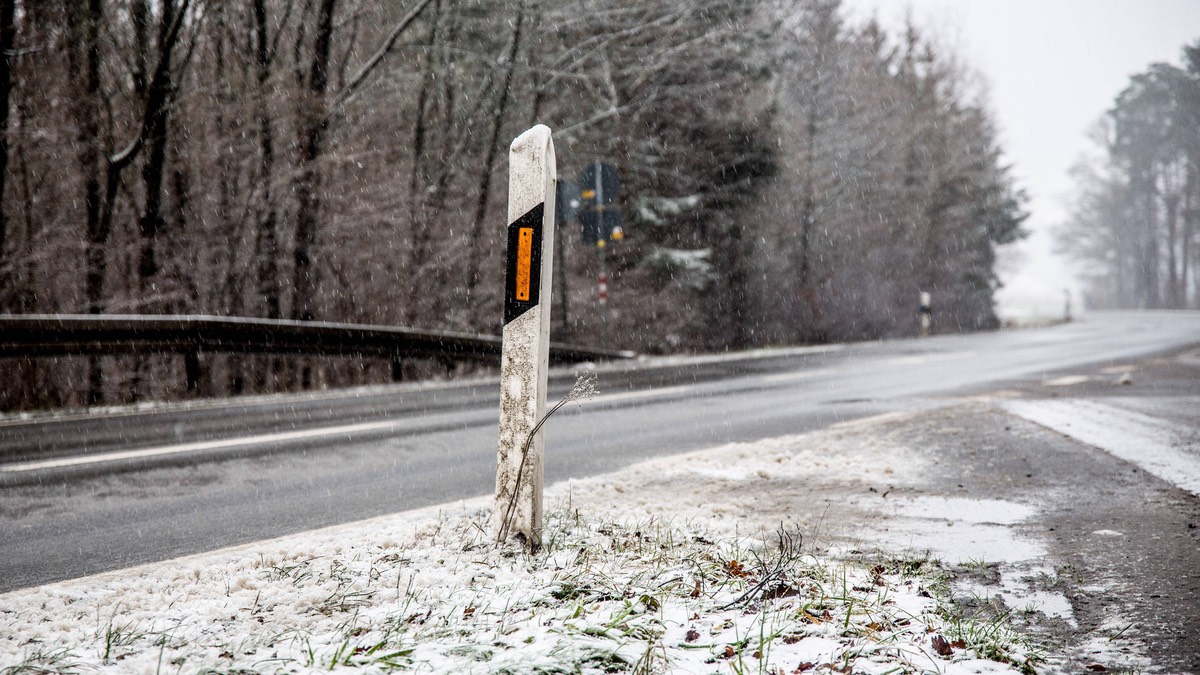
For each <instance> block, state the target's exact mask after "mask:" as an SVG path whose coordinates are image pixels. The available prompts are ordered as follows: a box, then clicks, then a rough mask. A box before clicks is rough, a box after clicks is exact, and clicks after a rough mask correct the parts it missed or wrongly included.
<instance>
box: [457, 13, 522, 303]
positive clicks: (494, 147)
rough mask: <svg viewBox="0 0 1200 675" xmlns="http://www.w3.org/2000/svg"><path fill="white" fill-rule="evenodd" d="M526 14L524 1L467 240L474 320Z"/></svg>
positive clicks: (468, 296)
mask: <svg viewBox="0 0 1200 675" xmlns="http://www.w3.org/2000/svg"><path fill="white" fill-rule="evenodd" d="M524 17H525V4H524V2H522V3H521V5H520V6H519V7H518V8H517V20H516V23H515V25H514V26H513V37H512V45H511V47H510V48H509V52H508V61H507V63H506V66H507V70H506V71H505V73H504V85H503V86H502V87H501V89H500V100H499V101H498V102H497V104H496V110H495V113H494V114H493V115H492V135H491V139H490V142H489V144H488V147H487V159H486V160H485V161H484V163H483V173H482V175H481V176H480V179H479V193H478V195H477V198H476V202H475V216H474V218H472V219H471V234H470V239H469V241H468V242H467V279H466V297H465V298H464V300H465V301H466V302H467V303H469V304H470V305H471V315H472V316H473V317H474V323H476V324H478V322H479V320H480V319H479V315H478V314H477V313H476V309H477V307H476V305H477V304H478V303H477V300H476V298H475V297H474V296H475V288H476V287H477V286H478V285H479V258H480V254H481V251H480V249H481V248H482V246H483V244H482V239H483V223H484V220H485V219H486V218H487V212H488V198H489V197H490V196H491V191H492V168H493V167H494V166H495V164H496V157H497V155H498V154H499V153H500V131H501V129H502V128H503V126H504V113H505V109H506V108H507V107H508V96H509V93H510V92H511V91H512V78H513V69H514V67H515V60H516V58H517V50H518V49H520V46H521V23H522V21H523V19H524Z"/></svg>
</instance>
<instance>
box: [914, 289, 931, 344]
mask: <svg viewBox="0 0 1200 675" xmlns="http://www.w3.org/2000/svg"><path fill="white" fill-rule="evenodd" d="M918 311H919V312H920V313H921V335H922V336H923V337H929V332H930V330H931V328H932V326H933V296H931V295H930V294H929V293H928V291H921V304H920V305H919V306H918Z"/></svg>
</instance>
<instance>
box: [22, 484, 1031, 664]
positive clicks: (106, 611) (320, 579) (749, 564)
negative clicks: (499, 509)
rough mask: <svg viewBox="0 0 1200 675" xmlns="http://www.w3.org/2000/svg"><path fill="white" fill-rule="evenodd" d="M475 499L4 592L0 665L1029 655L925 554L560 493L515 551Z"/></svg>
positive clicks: (1009, 658) (888, 659)
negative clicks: (865, 555) (595, 509)
mask: <svg viewBox="0 0 1200 675" xmlns="http://www.w3.org/2000/svg"><path fill="white" fill-rule="evenodd" d="M488 515H489V514H488V513H487V512H486V511H483V510H480V509H474V510H470V509H467V510H464V511H463V512H460V513H458V514H456V515H445V514H443V515H439V516H430V517H427V518H426V522H424V523H423V524H420V525H418V526H416V527H415V528H414V529H413V530H411V531H410V532H409V533H408V534H407V535H404V536H398V537H392V536H382V537H378V538H376V539H377V540H376V541H372V542H368V543H360V540H355V541H356V545H353V546H342V545H336V544H332V543H328V542H327V543H325V544H321V545H311V544H310V545H308V546H289V545H288V542H287V541H286V540H279V541H280V544H279V546H278V547H276V548H271V547H269V546H268V547H266V548H268V549H270V552H262V553H259V554H258V555H251V554H250V553H249V551H250V550H251V549H249V548H246V549H239V550H240V551H243V553H244V555H241V556H235V555H230V554H229V553H228V552H227V553H225V554H224V557H217V558H211V557H210V558H207V559H206V558H197V559H187V560H184V561H181V562H180V564H178V565H168V566H157V567H153V568H142V569H141V571H140V572H137V573H125V574H124V575H108V576H106V577H98V578H94V579H93V580H90V581H89V580H80V581H76V582H67V583H65V584H60V585H52V586H46V587H42V588H40V589H30V590H28V591H24V592H18V593H14V594H9V595H7V596H0V635H3V636H4V637H0V668H2V670H0V672H3V673H4V674H5V675H8V674H10V673H12V674H15V673H42V672H46V673H50V672H53V673H72V672H79V673H126V672H140V673H149V672H155V673H158V672H164V673H175V672H188V673H195V672H220V673H273V672H327V671H343V670H349V669H356V670H362V671H364V672H389V671H406V670H407V671H413V672H442V673H602V672H635V673H663V672H686V673H707V672H720V673H794V672H841V673H850V672H854V673H911V672H946V673H975V672H988V673H991V672H1014V671H1020V670H1028V669H1029V668H1031V666H1032V665H1034V664H1036V662H1037V655H1036V654H1035V653H1034V652H1033V651H1031V650H1030V649H1029V648H1028V647H1027V646H1026V645H1025V644H1024V642H1023V641H1022V639H1021V638H1020V637H1019V636H1018V635H1017V634H1015V633H1013V632H1012V631H1011V630H1009V629H1008V628H1007V627H1006V624H1005V622H1004V621H1003V619H1001V620H996V619H990V620H987V621H983V620H979V621H976V620H973V619H972V618H971V617H964V616H961V615H958V614H956V613H955V610H954V609H953V608H952V605H950V604H949V603H947V602H944V601H943V598H945V597H946V595H945V594H946V593H947V584H946V581H945V578H944V574H943V572H942V571H941V569H940V568H939V567H938V566H937V565H936V564H935V563H933V562H930V561H928V560H913V559H896V560H889V561H882V562H880V561H873V562H872V561H864V560H845V559H836V558H831V557H828V556H820V555H814V554H813V553H812V552H809V551H807V550H806V549H805V547H804V546H803V545H802V540H801V537H800V536H799V535H798V534H797V533H795V532H788V531H784V530H780V531H778V532H775V533H760V534H759V535H758V536H756V537H744V536H743V537H736V536H729V535H716V534H713V533H711V532H710V531H706V530H705V529H704V528H703V527H701V526H699V525H695V524H694V523H688V522H670V521H666V520H659V519H647V520H642V521H636V520H632V521H623V522H614V521H611V520H608V519H603V518H593V517H590V516H589V515H588V514H587V513H585V512H581V511H580V510H578V509H574V508H570V507H568V506H566V505H562V506H560V507H559V508H558V509H557V510H555V511H552V512H551V514H550V515H549V517H548V519H547V523H546V537H545V542H546V545H545V546H544V547H543V548H542V550H541V551H539V552H538V553H536V554H532V555H530V554H527V553H524V552H522V551H519V550H518V549H516V548H513V547H499V546H496V545H495V544H494V543H492V539H491V537H490V535H489V533H488V532H486V531H485V527H486V526H485V523H487V522H488ZM365 527H375V526H374V525H369V524H368V525H366V526H365ZM366 539H370V538H369V537H368V538H366ZM212 555H214V556H215V555H216V554H212ZM214 561H217V562H220V561H223V562H224V564H214ZM939 650H940V651H941V652H942V653H940V654H939V653H938V652H939Z"/></svg>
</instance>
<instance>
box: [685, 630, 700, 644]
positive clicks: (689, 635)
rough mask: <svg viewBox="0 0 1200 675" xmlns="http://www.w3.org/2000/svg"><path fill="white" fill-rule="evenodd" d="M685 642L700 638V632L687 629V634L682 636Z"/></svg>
mask: <svg viewBox="0 0 1200 675" xmlns="http://www.w3.org/2000/svg"><path fill="white" fill-rule="evenodd" d="M683 639H684V641H685V642H695V641H696V640H699V639H700V634H699V633H697V632H696V631H695V630H689V631H688V632H687V636H686V637H684V638H683Z"/></svg>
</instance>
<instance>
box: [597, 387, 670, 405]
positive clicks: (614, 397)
mask: <svg viewBox="0 0 1200 675" xmlns="http://www.w3.org/2000/svg"><path fill="white" fill-rule="evenodd" d="M691 388H692V387H690V386H687V387H660V388H658V389H646V390H644V391H630V392H626V393H623V394H604V395H601V396H594V397H592V398H590V399H588V400H586V401H581V403H613V402H615V401H633V400H637V399H642V398H656V397H658V396H669V395H671V394H678V393H680V392H685V391H688V390H690V389H691Z"/></svg>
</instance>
